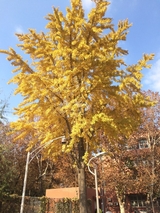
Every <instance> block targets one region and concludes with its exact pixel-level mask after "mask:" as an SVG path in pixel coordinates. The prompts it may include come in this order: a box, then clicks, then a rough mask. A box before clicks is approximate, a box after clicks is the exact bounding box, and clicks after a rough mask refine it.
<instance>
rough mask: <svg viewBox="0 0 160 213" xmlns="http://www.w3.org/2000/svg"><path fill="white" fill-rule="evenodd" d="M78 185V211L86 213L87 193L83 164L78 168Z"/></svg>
mask: <svg viewBox="0 0 160 213" xmlns="http://www.w3.org/2000/svg"><path fill="white" fill-rule="evenodd" d="M82 164H83V163H82ZM78 186H79V208H80V213H87V195H86V179H85V168H84V165H82V168H79V169H78Z"/></svg>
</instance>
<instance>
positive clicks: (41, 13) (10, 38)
mask: <svg viewBox="0 0 160 213" xmlns="http://www.w3.org/2000/svg"><path fill="white" fill-rule="evenodd" d="M82 2H83V7H84V9H85V12H86V15H87V13H88V12H89V11H90V9H91V8H92V7H94V3H93V2H92V1H91V0H82ZM110 3H111V4H110V6H109V8H108V11H107V13H106V16H107V17H110V18H113V23H114V24H115V27H116V26H117V23H118V21H119V20H124V19H126V18H127V19H128V20H129V22H130V23H132V24H133V26H132V27H131V28H130V31H129V34H128V36H127V41H125V42H124V43H122V47H123V48H125V49H127V50H128V51H129V55H128V56H127V57H126V58H125V61H126V63H127V64H134V63H136V62H137V61H138V60H139V59H141V57H142V55H143V54H144V53H155V58H154V60H153V61H152V62H151V64H152V68H151V69H150V70H143V74H144V77H143V80H142V84H143V89H144V90H148V89H150V90H153V91H159V92H160V0H110ZM53 6H54V7H59V9H60V10H62V11H63V13H65V8H66V7H67V6H70V1H69V0H46V1H44V0H23V1H22V0H0V49H8V48H9V47H12V48H14V49H15V50H16V51H17V52H19V53H20V50H19V49H18V48H17V47H16V44H17V43H18V39H17V38H16V36H15V33H17V32H18V33H27V32H28V29H29V28H32V29H36V30H37V32H42V31H45V25H46V24H47V20H46V19H45V16H46V15H47V14H48V13H52V7H53ZM24 58H25V56H24ZM0 65H1V66H0V91H1V94H0V99H8V103H9V109H8V110H9V111H10V112H13V108H15V107H16V106H17V105H18V104H19V103H20V101H21V100H22V99H21V97H20V96H19V95H18V96H17V95H16V96H14V95H13V92H14V88H15V86H16V85H13V84H12V85H7V82H8V81H9V80H10V79H11V78H12V76H13V74H12V69H13V67H12V66H11V65H10V63H9V62H8V61H7V60H6V56H5V55H2V54H0ZM8 118H9V119H10V120H13V115H12V113H11V114H8Z"/></svg>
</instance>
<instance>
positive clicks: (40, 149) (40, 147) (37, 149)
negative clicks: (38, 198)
mask: <svg viewBox="0 0 160 213" xmlns="http://www.w3.org/2000/svg"><path fill="white" fill-rule="evenodd" d="M58 139H62V141H64V139H65V136H60V137H57V138H54V139H53V140H50V141H49V142H47V143H46V144H43V145H41V146H39V147H37V148H36V149H35V150H33V151H32V152H28V153H27V158H26V166H25V174H24V182H23V191H22V199H21V208H20V213H23V210H24V199H25V193H26V185H27V176H28V165H29V163H30V162H31V161H32V160H33V159H34V157H36V156H37V154H38V153H40V152H41V151H42V149H44V148H46V147H47V146H49V145H50V144H51V143H52V142H53V141H55V140H58ZM32 155H33V156H32ZM30 156H32V158H31V159H30Z"/></svg>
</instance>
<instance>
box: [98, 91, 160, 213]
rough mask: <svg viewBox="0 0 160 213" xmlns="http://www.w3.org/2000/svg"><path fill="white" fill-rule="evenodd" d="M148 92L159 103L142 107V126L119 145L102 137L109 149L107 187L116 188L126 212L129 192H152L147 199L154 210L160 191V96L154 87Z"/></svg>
mask: <svg viewBox="0 0 160 213" xmlns="http://www.w3.org/2000/svg"><path fill="white" fill-rule="evenodd" d="M144 94H145V96H146V97H150V99H151V100H152V101H154V102H155V105H154V106H152V107H151V108H142V109H141V112H142V119H141V125H140V126H139V128H138V129H137V130H136V131H135V132H134V133H133V134H132V135H131V136H130V137H129V138H125V137H122V138H120V140H119V142H117V143H116V144H117V146H115V144H111V143H108V141H107V138H106V137H101V141H103V145H104V146H105V147H106V149H107V150H108V153H109V156H108V157H106V160H105V162H104V163H103V166H104V174H103V178H104V179H105V180H106V183H107V189H108V190H111V191H115V193H116V195H117V198H118V202H119V206H120V210H121V213H124V212H125V205H126V203H125V200H126V195H127V194H130V193H135V194H139V193H142V194H146V195H148V196H147V197H148V200H146V203H148V204H151V206H152V211H153V213H154V212H155V210H154V205H153V202H154V200H156V198H158V197H159V195H160V187H159V181H160V175H159V174H160V164H159V162H160V130H159V125H160V96H159V94H158V93H156V92H152V91H147V92H145V93H144Z"/></svg>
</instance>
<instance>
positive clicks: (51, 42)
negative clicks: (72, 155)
mask: <svg viewBox="0 0 160 213" xmlns="http://www.w3.org/2000/svg"><path fill="white" fill-rule="evenodd" d="M108 5H109V3H108V2H107V1H97V3H96V4H95V8H93V9H92V10H91V11H90V13H89V14H88V18H87V19H86V17H85V16H84V10H83V8H82V2H81V0H71V8H66V16H64V15H63V14H62V12H61V11H59V9H57V8H53V14H49V15H48V16H47V19H48V21H49V22H48V24H47V26H46V28H47V29H48V32H47V33H46V34H44V33H37V32H36V31H35V30H33V29H30V31H29V33H27V34H17V36H18V39H19V40H20V41H21V43H20V44H19V45H18V46H19V47H20V48H21V49H22V50H23V51H24V53H26V54H29V56H30V58H31V60H32V61H31V63H29V62H27V61H25V60H23V58H22V57H21V56H20V55H18V54H17V53H16V52H15V51H14V50H13V49H10V50H9V51H4V50H1V53H5V54H7V55H8V60H9V61H11V63H12V64H13V66H15V67H16V68H15V70H14V72H16V73H17V74H16V75H15V76H14V77H13V79H12V80H11V81H10V82H12V83H15V84H17V85H18V87H17V89H16V91H15V93H16V94H17V93H19V94H21V95H22V96H23V97H24V99H23V102H22V103H21V104H20V105H19V106H18V108H17V109H16V114H17V115H18V116H19V119H18V120H17V121H16V122H13V123H12V127H13V128H14V129H15V131H17V130H18V131H19V130H20V131H21V132H22V134H21V135H20V136H19V137H25V135H27V134H29V133H30V134H32V137H33V140H34V143H35V142H36V141H37V142H38V141H41V143H45V142H47V141H50V140H52V139H53V138H55V137H59V136H60V135H65V136H66V138H67V145H66V147H65V148H64V147H63V151H66V152H70V151H71V150H76V149H77V147H78V143H79V142H80V141H83V146H84V153H83V154H85V152H86V153H88V152H91V151H94V150H96V149H97V148H98V147H99V145H100V141H99V134H100V132H103V134H104V135H107V137H108V138H109V139H110V140H112V139H114V138H115V137H118V136H119V135H120V134H125V135H126V136H127V135H129V134H130V133H131V132H132V130H133V129H134V128H135V127H136V126H137V124H138V123H139V121H140V111H139V109H140V108H141V107H142V106H149V105H150V103H149V102H148V101H147V100H145V98H144V96H143V95H142V94H141V83H140V82H141V78H142V73H141V71H142V69H143V68H148V67H149V65H147V62H148V61H149V60H151V59H152V58H153V54H152V55H144V56H143V58H142V60H140V61H139V62H138V63H137V64H135V65H131V66H127V65H126V64H125V62H124V60H123V56H124V55H126V54H128V52H127V51H126V50H124V49H122V48H121V47H120V46H119V41H121V40H123V41H124V40H126V35H127V33H128V29H129V27H130V26H131V24H129V22H128V20H124V21H120V22H119V23H118V26H117V29H114V26H113V24H112V19H111V18H106V17H105V13H106V11H107V7H108ZM35 139H36V140H35ZM31 144H32V145H33V143H32V142H31ZM61 151H62V145H61V143H60V142H59V141H57V142H55V143H53V144H52V146H51V147H50V148H49V150H48V153H52V155H57V154H60V153H61ZM86 156H87V154H86Z"/></svg>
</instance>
